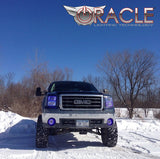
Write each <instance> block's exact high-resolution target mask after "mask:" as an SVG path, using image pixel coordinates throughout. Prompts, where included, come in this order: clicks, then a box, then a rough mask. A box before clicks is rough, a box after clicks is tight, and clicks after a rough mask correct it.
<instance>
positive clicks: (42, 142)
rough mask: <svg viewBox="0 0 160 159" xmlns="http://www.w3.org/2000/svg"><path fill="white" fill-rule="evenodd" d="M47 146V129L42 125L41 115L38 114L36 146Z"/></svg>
mask: <svg viewBox="0 0 160 159" xmlns="http://www.w3.org/2000/svg"><path fill="white" fill-rule="evenodd" d="M47 146H48V131H47V129H45V128H44V127H43V124H42V115H39V116H38V120H37V130H36V147H37V148H46V147H47Z"/></svg>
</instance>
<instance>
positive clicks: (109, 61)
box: [98, 50, 155, 118]
mask: <svg viewBox="0 0 160 159" xmlns="http://www.w3.org/2000/svg"><path fill="white" fill-rule="evenodd" d="M98 68H99V69H100V70H101V71H102V72H103V73H104V74H105V75H106V76H107V79H108V81H109V82H110V84H111V85H112V87H113V89H114V91H115V93H116V96H117V98H118V100H119V101H120V102H121V104H123V105H124V106H125V107H127V109H128V111H129V117H130V118H132V117H133V110H134V108H135V105H136V102H137V97H138V95H139V94H140V92H141V90H143V89H144V88H146V87H147V86H151V85H152V84H153V82H154V73H155V60H154V54H153V53H151V52H149V51H146V50H138V51H135V52H134V53H130V52H129V51H124V52H122V53H117V54H112V55H111V54H106V55H105V57H104V59H103V60H102V61H101V62H100V63H99V64H98Z"/></svg>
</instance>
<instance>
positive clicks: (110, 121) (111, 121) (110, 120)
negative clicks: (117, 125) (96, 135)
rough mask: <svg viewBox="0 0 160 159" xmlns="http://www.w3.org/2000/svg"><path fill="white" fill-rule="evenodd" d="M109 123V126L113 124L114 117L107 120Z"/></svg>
mask: <svg viewBox="0 0 160 159" xmlns="http://www.w3.org/2000/svg"><path fill="white" fill-rule="evenodd" d="M107 125H108V126H111V125H113V119H112V118H109V119H108V120H107Z"/></svg>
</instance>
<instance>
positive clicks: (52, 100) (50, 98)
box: [47, 96, 57, 107]
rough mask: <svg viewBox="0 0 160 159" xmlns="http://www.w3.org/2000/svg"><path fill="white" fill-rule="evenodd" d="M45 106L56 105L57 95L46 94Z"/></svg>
mask: <svg viewBox="0 0 160 159" xmlns="http://www.w3.org/2000/svg"><path fill="white" fill-rule="evenodd" d="M47 106H48V107H56V106H57V97H56V96H48V101H47Z"/></svg>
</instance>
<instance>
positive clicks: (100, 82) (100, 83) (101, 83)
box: [83, 75, 106, 92]
mask: <svg viewBox="0 0 160 159" xmlns="http://www.w3.org/2000/svg"><path fill="white" fill-rule="evenodd" d="M83 81H84V82H89V83H92V84H93V85H94V86H95V87H96V88H97V89H98V90H99V91H100V92H102V91H103V89H105V88H106V87H105V80H104V79H103V77H100V76H92V75H88V76H86V77H83Z"/></svg>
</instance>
